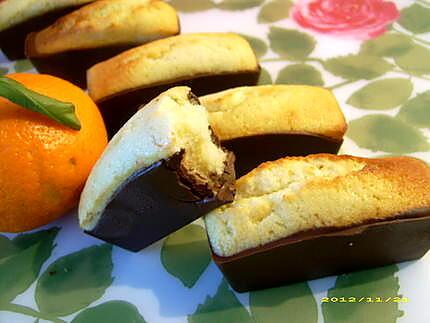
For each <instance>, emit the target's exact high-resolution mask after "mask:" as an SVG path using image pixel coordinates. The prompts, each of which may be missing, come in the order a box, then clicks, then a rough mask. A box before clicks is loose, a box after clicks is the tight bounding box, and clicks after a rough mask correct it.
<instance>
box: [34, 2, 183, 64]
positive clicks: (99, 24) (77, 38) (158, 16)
mask: <svg viewBox="0 0 430 323" xmlns="http://www.w3.org/2000/svg"><path fill="white" fill-rule="evenodd" d="M179 30H180V27H179V20H178V16H177V13H176V11H175V9H174V8H173V7H172V6H170V5H169V4H167V3H165V2H163V1H159V0H100V1H96V2H93V3H91V4H88V5H86V6H84V7H82V8H80V9H78V10H76V11H74V12H72V13H70V14H68V15H66V16H64V17H62V18H60V19H58V20H57V21H56V22H55V23H54V24H52V25H51V26H49V27H47V28H45V29H43V30H41V31H39V32H34V33H31V34H30V35H29V36H28V37H27V40H26V55H27V56H28V57H43V56H47V55H52V54H58V53H62V52H66V51H71V50H84V49H91V48H98V47H108V46H118V45H133V44H134V45H140V44H142V43H146V42H149V41H152V40H155V39H158V38H162V37H167V36H172V35H176V34H178V33H179Z"/></svg>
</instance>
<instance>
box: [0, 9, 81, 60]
mask: <svg viewBox="0 0 430 323" xmlns="http://www.w3.org/2000/svg"><path fill="white" fill-rule="evenodd" d="M84 5H85V4H80V5H77V6H71V7H67V8H61V9H58V10H53V11H50V12H48V13H46V14H43V15H40V16H38V17H34V18H31V19H28V20H26V21H24V22H22V23H20V24H18V25H15V26H13V27H10V28H8V29H6V30H3V31H1V32H0V49H1V50H2V51H3V53H4V54H5V55H6V57H7V58H8V59H9V60H11V61H14V60H17V59H23V58H25V39H26V37H27V35H28V34H29V33H31V32H34V31H39V30H42V29H44V28H46V27H48V26H49V25H51V24H53V23H54V22H55V21H56V20H57V19H58V18H60V17H62V16H65V15H67V14H69V13H71V12H72V11H75V10H77V9H79V8H81V7H82V6H84Z"/></svg>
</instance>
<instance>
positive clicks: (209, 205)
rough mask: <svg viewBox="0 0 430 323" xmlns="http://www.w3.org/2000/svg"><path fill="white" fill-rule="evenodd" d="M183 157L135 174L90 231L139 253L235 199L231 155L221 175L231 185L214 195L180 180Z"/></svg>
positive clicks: (117, 193) (155, 164)
mask: <svg viewBox="0 0 430 323" xmlns="http://www.w3.org/2000/svg"><path fill="white" fill-rule="evenodd" d="M180 160H181V155H180V154H177V155H175V156H173V157H172V158H170V159H169V160H163V161H159V162H157V163H154V164H153V165H151V166H149V167H146V168H144V169H141V170H140V171H138V172H136V173H134V174H133V175H131V176H130V177H129V178H128V180H127V181H126V182H125V183H124V184H123V185H122V186H121V187H120V188H119V189H118V190H117V192H116V193H115V194H114V196H113V198H112V199H111V201H110V202H109V204H108V205H107V207H106V208H105V210H104V212H103V214H102V215H101V217H100V219H99V221H98V222H97V224H96V226H95V228H94V229H93V230H91V231H86V232H87V233H88V234H90V235H92V236H94V237H97V238H99V239H102V240H104V241H107V242H109V243H112V244H115V245H117V246H120V247H122V248H124V249H127V250H130V251H139V250H141V249H143V248H145V247H147V246H149V245H150V244H152V243H154V242H156V241H158V240H160V239H161V238H163V237H165V236H167V235H168V234H170V233H172V232H174V231H176V230H178V229H180V228H182V227H184V226H185V225H187V224H188V223H191V222H193V221H194V220H196V219H198V218H200V217H201V216H203V215H205V214H206V213H208V212H209V211H211V210H213V209H215V208H217V207H219V206H221V205H223V204H225V203H228V202H231V201H232V200H233V198H234V188H233V187H234V170H233V163H234V156H233V155H232V154H229V160H228V163H227V165H226V169H225V172H224V175H223V176H222V178H221V179H220V182H223V181H224V182H225V180H226V179H227V180H228V184H227V185H225V186H224V187H223V188H221V190H220V191H218V193H217V195H216V196H212V197H209V196H208V192H207V190H206V188H205V187H203V186H201V185H200V184H199V183H186V182H184V181H183V180H181V179H183V178H185V177H186V176H183V175H185V174H181V172H183V171H184V170H181V169H180V168H179V165H180ZM180 178H181V179H180ZM203 195H204V196H203Z"/></svg>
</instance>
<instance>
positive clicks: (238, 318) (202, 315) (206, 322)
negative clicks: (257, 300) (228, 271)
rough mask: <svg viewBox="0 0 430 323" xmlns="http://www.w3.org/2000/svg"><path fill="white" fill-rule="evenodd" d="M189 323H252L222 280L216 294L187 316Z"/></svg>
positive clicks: (207, 298) (246, 312)
mask: <svg viewBox="0 0 430 323" xmlns="http://www.w3.org/2000/svg"><path fill="white" fill-rule="evenodd" d="M188 322H189V323H219V322H238V323H239V322H240V323H248V322H249V323H251V322H253V320H252V318H251V316H250V315H249V313H248V311H247V310H246V309H245V307H243V306H242V304H241V303H240V302H239V300H238V299H237V298H236V296H235V295H234V293H233V292H232V291H231V290H230V289H229V288H228V284H227V282H226V281H225V279H223V280H222V282H221V284H220V286H219V287H218V290H217V292H216V294H215V295H214V296H213V297H211V296H208V297H206V300H205V302H204V303H203V304H200V305H199V306H198V307H197V310H196V311H195V312H194V314H192V315H189V316H188Z"/></svg>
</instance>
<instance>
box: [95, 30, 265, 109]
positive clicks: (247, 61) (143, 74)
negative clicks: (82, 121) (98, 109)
mask: <svg viewBox="0 0 430 323" xmlns="http://www.w3.org/2000/svg"><path fill="white" fill-rule="evenodd" d="M259 70H260V67H259V65H258V61H257V58H256V56H255V54H254V52H253V50H252V48H251V46H250V45H249V43H248V42H247V41H246V40H245V39H244V38H243V37H241V36H239V35H236V34H232V33H201V34H184V35H178V36H174V37H168V38H164V39H160V40H156V41H153V42H150V43H148V44H145V45H142V46H140V47H137V48H134V49H131V50H129V51H126V52H124V53H122V54H120V55H118V56H116V57H113V58H111V59H109V60H107V61H104V62H101V63H99V64H97V65H95V66H93V67H92V68H91V69H89V70H88V73H87V78H88V90H89V93H90V96H91V97H92V98H93V99H94V100H95V101H100V100H103V99H106V98H108V97H111V96H114V95H117V94H120V93H125V92H128V91H133V90H135V89H143V88H149V87H154V86H158V85H163V84H170V83H174V82H177V81H181V80H188V79H194V78H198V77H203V76H210V75H230V74H237V73H246V72H259ZM113 79H114V80H115V82H112V80H113Z"/></svg>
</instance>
